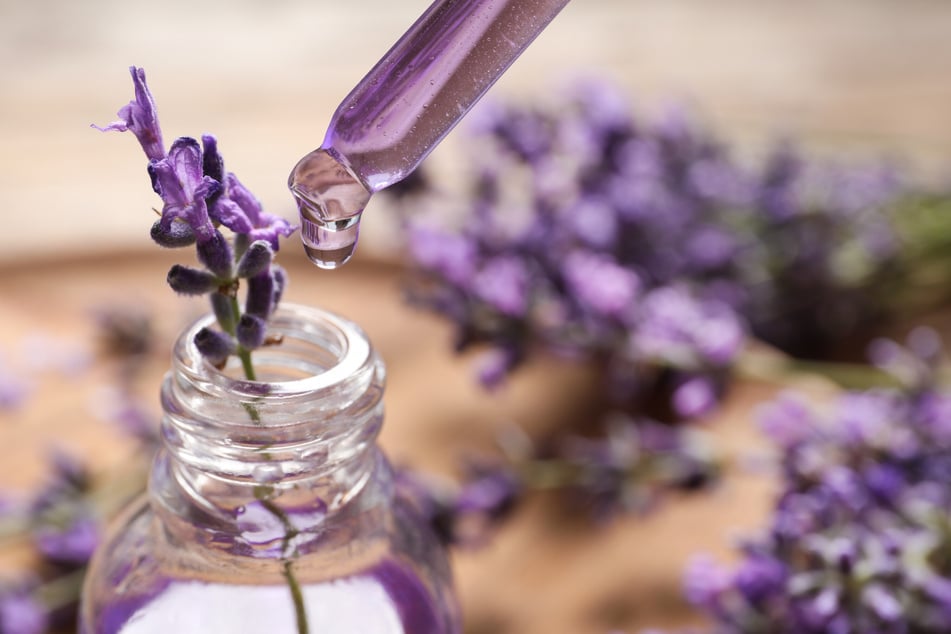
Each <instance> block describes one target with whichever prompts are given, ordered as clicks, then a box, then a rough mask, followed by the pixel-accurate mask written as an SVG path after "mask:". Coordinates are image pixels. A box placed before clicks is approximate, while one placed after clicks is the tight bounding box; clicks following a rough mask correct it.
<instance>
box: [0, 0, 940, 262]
mask: <svg viewBox="0 0 951 634" xmlns="http://www.w3.org/2000/svg"><path fill="white" fill-rule="evenodd" d="M426 5H428V0H399V1H398V2H396V1H392V0H350V1H347V2H342V1H340V0H279V1H277V2H263V1H261V0H203V1H202V2H195V1H193V0H164V1H163V2H145V1H143V0H121V1H120V0H89V1H88V2H81V3H80V2H63V1H61V0H34V1H31V2H25V1H22V0H0V227H2V231H0V260H9V259H12V258H19V257H20V256H21V255H23V254H29V253H33V252H35V251H36V250H51V251H55V252H66V251H69V252H74V251H85V252H89V251H93V252H96V251H98V250H100V249H102V248H108V247H114V246H117V245H124V244H129V243H130V242H135V241H141V232H140V228H141V223H142V218H141V214H142V212H143V211H144V210H147V209H149V207H151V206H152V205H154V204H155V201H154V199H153V196H152V193H151V192H150V191H149V189H148V187H143V185H142V182H143V181H142V179H143V178H144V176H143V173H142V168H143V165H144V162H143V160H142V156H141V154H140V153H139V151H138V149H137V146H136V145H135V143H134V141H132V140H131V139H130V138H127V137H125V136H123V135H112V136H108V137H103V136H102V135H100V134H98V133H97V132H95V131H93V130H91V129H89V124H90V123H93V122H95V123H100V124H103V123H106V122H109V121H111V120H113V119H114V118H115V112H116V110H117V109H118V108H119V106H121V105H122V104H124V103H126V102H127V101H128V100H129V99H130V97H131V83H130V80H129V77H128V74H127V71H126V68H127V67H128V66H129V65H130V64H135V65H138V66H142V67H144V68H145V69H146V70H147V71H148V74H149V80H150V83H151V86H152V88H153V91H154V93H155V95H156V98H157V100H158V104H159V111H160V114H161V118H162V123H163V126H164V130H165V136H166V138H167V140H169V141H170V140H171V139H174V138H175V137H177V136H182V135H188V136H198V135H200V134H201V133H203V132H213V133H214V134H216V135H218V137H219V140H220V143H221V148H222V152H223V153H224V155H225V158H226V160H227V161H228V165H229V168H230V169H232V170H234V171H235V172H236V173H237V174H238V175H239V176H241V177H242V179H243V180H244V181H245V182H246V183H247V184H248V186H249V187H250V188H251V189H252V191H254V192H256V193H257V194H258V195H259V196H260V197H261V198H262V200H263V201H264V202H265V203H266V205H267V206H268V208H269V209H271V210H272V211H274V212H276V213H283V214H286V215H287V216H288V217H292V216H293V215H294V213H295V211H294V209H293V205H292V201H291V199H290V197H289V196H288V195H287V193H286V189H285V181H286V178H287V174H288V172H289V171H290V169H291V167H292V166H293V165H294V163H295V162H296V160H297V159H298V158H299V157H300V156H302V155H303V154H305V153H306V152H307V151H309V150H310V149H312V148H313V147H314V146H316V145H318V144H319V142H320V140H321V139H322V138H323V134H324V131H325V128H326V125H327V123H328V121H329V118H330V115H331V113H332V112H333V110H334V108H335V107H336V104H337V103H339V101H340V100H341V99H342V98H343V96H344V95H346V93H347V92H348V91H349V90H350V88H352V87H353V86H354V85H355V83H356V82H357V81H358V80H359V78H360V77H362V75H363V74H364V73H365V72H366V71H367V70H368V69H369V68H370V67H371V66H372V64H373V63H374V62H375V61H376V60H377V59H379V57H380V55H381V54H382V53H383V52H385V51H386V49H387V48H389V46H390V45H391V44H392V43H393V42H394V41H395V40H396V39H397V37H398V36H399V35H400V34H401V33H402V32H403V31H404V30H405V29H406V27H407V26H408V25H409V24H410V23H411V22H412V21H413V20H414V19H415V17H416V16H417V15H419V13H420V12H421V11H422V10H423V9H424V8H425V6H426ZM949 42H951V3H948V2H946V1H944V0H903V1H902V2H896V1H889V0H831V1H830V0H798V1H797V2H782V1H779V0H716V2H713V1H711V0H575V1H574V2H572V3H570V4H569V5H568V6H567V8H566V9H565V10H564V11H563V12H562V14H561V15H559V16H558V17H557V18H556V20H555V21H554V22H553V23H552V24H551V26H550V27H549V28H548V29H547V30H546V31H545V32H544V33H542V35H541V36H540V37H539V39H538V40H537V41H536V42H535V43H534V44H533V45H532V47H531V48H530V49H529V50H528V51H527V52H526V53H525V54H524V55H523V56H522V58H521V59H520V60H518V62H516V64H515V65H514V66H513V67H512V68H511V69H510V71H509V72H508V74H507V75H506V76H505V77H504V78H503V79H502V80H501V81H500V82H499V84H498V85H497V86H496V87H495V88H494V89H493V92H492V94H493V95H494V96H495V97H503V96H511V95H519V96H523V97H526V98H539V97H543V95H544V92H545V90H546V89H548V88H550V87H551V86H552V85H553V84H554V83H555V82H557V81H559V80H560V79H562V78H563V77H564V76H565V75H566V74H572V73H579V72H584V73H591V72H595V73H602V74H604V75H606V76H608V77H610V78H612V79H613V80H615V81H617V82H618V83H619V84H620V85H621V86H622V87H623V88H624V89H625V90H627V91H628V92H629V93H630V95H631V97H632V99H633V101H634V103H635V104H636V106H637V107H638V108H639V109H641V110H644V111H648V112H649V111H651V110H656V109H657V108H658V107H660V106H661V104H663V103H664V102H666V101H669V100H679V101H686V102H687V103H688V104H691V105H693V106H694V108H695V110H696V112H697V113H698V115H699V116H701V117H702V118H704V119H706V120H707V121H708V122H709V123H710V124H711V125H713V126H715V127H716V128H717V129H718V130H721V131H722V133H723V135H724V136H725V137H727V138H729V139H730V140H731V141H733V142H734V143H735V145H736V146H737V150H738V151H740V152H743V153H750V154H755V153H756V152H757V150H758V149H759V148H762V147H763V145H764V144H766V143H768V142H769V141H770V140H771V139H773V138H775V137H776V136H779V135H794V136H796V137H797V138H802V139H804V142H805V143H806V144H807V145H808V147H810V148H811V149H813V150H815V151H816V152H823V153H829V154H833V155H848V154H853V155H854V154H860V155H862V156H870V155H874V156H878V155H897V156H901V157H904V158H905V159H906V160H908V161H910V162H912V163H914V164H916V165H917V166H921V167H923V168H925V169H926V170H927V171H928V172H929V173H930V174H932V175H934V174H948V172H949V171H951V168H949V167H948V165H949V159H948V148H949V146H951V114H949V113H951V43H949ZM452 136H455V135H451V137H452ZM451 144H452V143H451V142H450V143H449V145H450V146H451ZM443 150H444V156H447V157H451V156H452V148H451V147H446V148H443ZM450 162H451V159H450ZM371 213H372V214H376V211H373V210H372V208H371V211H370V212H368V215H369V214H371ZM379 215H380V216H382V215H385V212H382V211H381V212H380V214H379ZM370 224H371V225H372V223H370ZM376 224H383V221H382V220H381V221H378V222H377V223H376ZM373 229H374V226H368V227H367V231H368V232H372V231H373ZM137 243H139V244H141V242H137Z"/></svg>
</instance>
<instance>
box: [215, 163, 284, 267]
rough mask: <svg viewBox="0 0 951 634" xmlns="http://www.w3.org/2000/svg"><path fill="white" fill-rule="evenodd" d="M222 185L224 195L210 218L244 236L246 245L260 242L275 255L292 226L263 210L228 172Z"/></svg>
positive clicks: (235, 177)
mask: <svg viewBox="0 0 951 634" xmlns="http://www.w3.org/2000/svg"><path fill="white" fill-rule="evenodd" d="M224 185H225V195H223V196H222V197H221V198H219V199H218V201H217V202H216V203H215V205H214V207H213V208H212V216H213V217H214V218H215V219H217V220H218V222H220V223H221V224H222V225H224V226H226V227H228V228H229V229H231V230H232V231H233V232H235V233H236V234H241V235H246V236H248V238H247V239H248V240H249V241H250V242H254V241H256V240H264V241H265V242H267V243H268V244H269V245H271V249H272V250H273V251H274V252H277V250H278V249H279V248H280V243H279V239H280V238H282V237H283V238H286V237H288V236H290V235H291V234H293V233H294V231H296V227H293V226H292V225H291V224H290V223H288V222H287V221H286V220H284V219H283V218H281V217H280V216H275V215H274V214H270V213H267V212H266V211H264V209H263V207H262V206H261V203H260V202H258V199H257V198H255V197H254V194H252V193H251V192H250V191H248V189H247V188H246V187H245V186H244V185H242V184H241V182H240V181H239V180H238V178H237V176H235V175H234V174H232V173H230V172H229V173H228V175H227V176H226V177H225V182H224Z"/></svg>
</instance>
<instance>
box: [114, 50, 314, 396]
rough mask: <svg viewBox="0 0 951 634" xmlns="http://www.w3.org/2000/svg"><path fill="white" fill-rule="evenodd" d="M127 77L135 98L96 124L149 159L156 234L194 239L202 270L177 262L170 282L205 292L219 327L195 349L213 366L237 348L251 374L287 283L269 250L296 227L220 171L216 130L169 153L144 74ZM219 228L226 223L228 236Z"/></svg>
mask: <svg viewBox="0 0 951 634" xmlns="http://www.w3.org/2000/svg"><path fill="white" fill-rule="evenodd" d="M132 77H133V81H134V83H135V91H136V98H135V100H134V101H132V102H131V103H130V104H129V105H128V106H126V107H124V108H123V109H122V110H120V113H119V114H120V117H121V120H120V121H117V122H115V123H113V124H110V125H108V126H106V127H103V128H98V129H100V130H103V131H108V130H115V131H120V132H122V131H126V130H131V131H132V132H133V133H134V134H135V135H136V136H137V138H139V141H140V143H141V145H142V147H143V149H144V150H145V153H146V156H147V157H148V158H149V159H150V162H149V166H148V167H149V176H150V178H151V181H152V188H153V189H154V190H155V192H156V193H157V194H158V195H159V197H160V198H161V199H162V202H163V203H164V204H163V207H162V215H161V218H160V219H159V220H158V222H156V223H155V225H153V227H152V229H151V236H152V238H153V240H154V241H155V242H156V243H158V244H159V245H160V246H163V247H169V248H177V247H183V246H188V245H191V244H195V246H196V252H197V257H198V260H199V262H200V263H201V264H202V266H203V267H204V268H205V269H206V270H204V271H202V270H198V269H193V268H191V267H187V266H183V265H175V266H174V267H172V269H171V270H170V271H169V274H168V283H169V285H170V286H171V287H172V289H173V290H175V291H176V292H178V293H182V294H186V295H208V296H209V299H210V303H211V306H212V309H213V311H214V314H215V316H216V318H217V320H218V325H219V327H220V329H221V330H220V331H219V332H218V333H217V335H216V336H215V337H210V336H208V335H207V333H203V334H202V335H201V337H200V341H198V342H196V343H197V344H198V347H199V350H200V351H201V352H202V354H204V355H205V356H206V357H208V358H209V360H210V361H211V363H212V364H214V365H216V366H221V365H222V364H224V363H225V362H226V360H227V358H228V357H229V356H231V355H232V354H234V355H237V356H238V357H240V359H241V363H242V367H243V368H244V371H245V374H246V375H247V378H248V379H252V380H253V379H254V369H253V364H252V363H251V359H250V353H251V351H252V350H254V349H255V348H257V347H260V346H261V345H264V344H265V343H266V341H267V337H266V332H265V331H266V324H264V320H266V319H267V318H268V317H269V316H270V315H271V314H272V313H273V312H274V310H275V308H276V306H277V303H278V301H279V300H280V296H281V292H282V291H283V289H284V286H285V284H286V277H285V275H284V272H283V270H282V269H280V268H279V267H277V266H276V265H274V264H273V262H272V260H273V256H274V253H276V252H277V251H278V248H279V246H280V245H279V239H280V238H281V237H287V236H289V235H291V234H292V233H293V232H294V231H295V230H296V228H295V227H293V226H291V225H290V224H289V223H288V222H287V221H286V220H284V219H283V218H280V217H278V216H275V215H273V214H270V213H267V212H265V211H264V209H263V208H262V207H261V204H260V202H258V200H257V199H256V198H255V197H254V196H253V195H252V194H251V192H249V191H248V189H247V188H246V187H244V185H242V184H241V182H240V181H239V180H238V178H237V177H236V176H235V175H234V174H233V173H231V172H226V171H225V167H224V160H223V159H222V157H221V153H220V152H219V150H218V142H217V140H216V139H215V137H213V136H211V135H204V136H202V139H201V142H199V141H198V140H196V139H193V138H191V137H181V138H179V139H177V140H176V141H175V142H174V143H172V147H171V148H170V149H169V151H168V153H167V154H166V153H165V151H164V148H163V147H162V134H161V130H160V129H159V125H158V119H157V118H156V115H155V103H154V99H153V98H152V94H151V93H150V92H149V89H148V86H147V85H146V83H145V74H144V72H143V71H142V70H141V69H137V68H135V67H133V68H132ZM222 228H226V229H228V230H230V232H231V234H232V238H231V239H229V238H228V237H226V236H225V235H224V234H223V233H222V232H221V229H222ZM240 279H247V280H248V292H247V298H246V301H245V311H246V313H248V314H246V315H243V314H242V313H241V310H240V309H241V305H240V303H239V302H238V301H237V293H238V288H239V285H240ZM236 329H240V331H239V330H236ZM225 340H227V341H225Z"/></svg>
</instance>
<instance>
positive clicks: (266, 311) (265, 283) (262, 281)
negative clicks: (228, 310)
mask: <svg viewBox="0 0 951 634" xmlns="http://www.w3.org/2000/svg"><path fill="white" fill-rule="evenodd" d="M273 302H274V277H273V276H272V275H271V273H270V272H269V271H265V272H264V273H259V274H257V275H255V276H254V277H252V278H250V279H249V280H248V295H247V298H246V300H245V304H244V312H245V313H246V314H249V315H256V316H258V317H260V318H261V319H267V318H268V317H269V316H270V314H271V309H272V307H273V305H274V304H273Z"/></svg>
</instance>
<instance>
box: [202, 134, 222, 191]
mask: <svg viewBox="0 0 951 634" xmlns="http://www.w3.org/2000/svg"><path fill="white" fill-rule="evenodd" d="M201 149H202V154H201V171H202V173H203V174H204V175H205V176H211V177H212V178H213V179H215V180H216V181H218V182H219V183H223V182H224V180H225V161H224V159H223V158H221V154H220V153H219V152H218V139H216V138H215V137H214V136H212V135H210V134H203V135H202V136H201Z"/></svg>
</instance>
